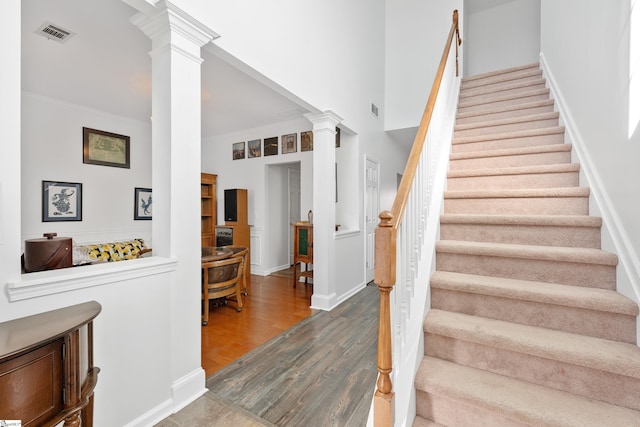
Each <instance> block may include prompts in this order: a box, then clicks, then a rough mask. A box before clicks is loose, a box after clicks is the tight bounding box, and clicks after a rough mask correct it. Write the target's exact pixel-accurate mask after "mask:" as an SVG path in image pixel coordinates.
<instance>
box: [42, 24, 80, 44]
mask: <svg viewBox="0 0 640 427" xmlns="http://www.w3.org/2000/svg"><path fill="white" fill-rule="evenodd" d="M36 34H40V35H41V36H42V37H46V38H48V39H49V40H55V41H57V42H59V43H64V42H66V41H67V40H69V39H70V38H71V37H73V36H74V35H75V34H76V33H72V32H71V31H69V30H65V29H64V28H62V27H61V26H59V25H54V24H52V23H51V22H45V23H44V24H42V25H40V27H39V28H38V29H37V30H36Z"/></svg>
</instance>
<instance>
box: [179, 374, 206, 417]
mask: <svg viewBox="0 0 640 427" xmlns="http://www.w3.org/2000/svg"><path fill="white" fill-rule="evenodd" d="M206 381H207V378H206V374H205V372H204V369H202V368H198V369H194V370H193V371H191V372H190V373H189V374H187V375H185V376H184V377H182V378H179V379H177V380H176V381H174V382H173V385H172V386H171V394H172V396H173V412H174V413H176V412H178V411H179V410H180V409H182V408H184V407H185V406H187V405H188V404H189V403H191V402H193V401H194V400H196V399H197V398H199V397H200V396H202V395H203V394H205V393H206V392H207V388H206V386H205V385H206Z"/></svg>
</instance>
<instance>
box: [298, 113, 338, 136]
mask: <svg viewBox="0 0 640 427" xmlns="http://www.w3.org/2000/svg"><path fill="white" fill-rule="evenodd" d="M304 116H305V117H306V118H307V120H309V121H310V122H311V123H312V124H313V130H314V131H319V130H323V129H324V130H332V131H334V132H335V130H336V126H337V125H338V124H339V123H341V122H342V120H344V119H343V118H342V117H340V116H339V115H338V114H336V113H335V112H334V111H332V110H326V111H324V112H322V113H307V114H305V115H304Z"/></svg>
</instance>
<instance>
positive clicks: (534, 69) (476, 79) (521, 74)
mask: <svg viewBox="0 0 640 427" xmlns="http://www.w3.org/2000/svg"><path fill="white" fill-rule="evenodd" d="M532 77H540V78H542V70H541V69H540V67H539V66H537V64H536V65H532V66H531V67H526V68H521V69H519V70H514V71H510V72H507V73H500V74H493V75H491V74H485V75H478V76H468V77H463V78H462V81H461V83H460V87H461V88H463V89H469V88H473V87H477V86H485V85H490V84H494V83H500V82H505V81H512V80H520V79H528V78H532Z"/></svg>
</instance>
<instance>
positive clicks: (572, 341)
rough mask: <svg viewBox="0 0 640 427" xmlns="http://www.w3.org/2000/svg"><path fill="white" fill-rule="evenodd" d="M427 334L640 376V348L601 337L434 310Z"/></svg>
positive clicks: (425, 323) (633, 376) (425, 325)
mask: <svg viewBox="0 0 640 427" xmlns="http://www.w3.org/2000/svg"><path fill="white" fill-rule="evenodd" d="M424 330H425V332H428V333H433V334H438V335H443V336H448V337H451V338H455V339H457V340H463V341H470V342H475V343H479V344H483V345H488V346H491V347H497V348H502V349H504V350H508V351H514V352H518V353H526V354H530V355H533V356H536V357H541V358H545V359H549V360H558V361H562V362H566V363H571V364H574V365H578V366H582V367H585V368H590V369H596V370H600V371H605V372H609V373H612V374H618V375H624V376H627V377H630V378H635V379H640V348H638V346H636V345H633V344H629V343H622V342H618V341H612V340H606V339H602V338H594V337H587V336H584V335H577V334H572V333H568V332H563V331H556V330H552V329H547V328H538V327H535V326H529V325H522V324H518V323H512V322H505V321H502V320H495V319H487V318H484V317H478V316H470V315H467V314H461V313H453V312H450V311H443V310H436V309H431V310H430V311H429V313H428V314H427V316H426V318H425V320H424Z"/></svg>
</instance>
